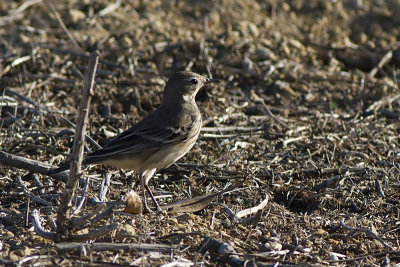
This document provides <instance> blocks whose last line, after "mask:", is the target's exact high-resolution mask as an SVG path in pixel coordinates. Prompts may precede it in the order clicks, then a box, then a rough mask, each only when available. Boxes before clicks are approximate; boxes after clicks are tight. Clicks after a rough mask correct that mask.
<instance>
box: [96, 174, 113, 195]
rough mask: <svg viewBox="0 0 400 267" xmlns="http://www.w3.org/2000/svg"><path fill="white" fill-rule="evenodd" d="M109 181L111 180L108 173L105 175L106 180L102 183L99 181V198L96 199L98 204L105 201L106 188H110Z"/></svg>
mask: <svg viewBox="0 0 400 267" xmlns="http://www.w3.org/2000/svg"><path fill="white" fill-rule="evenodd" d="M110 179H111V174H109V173H108V174H107V175H106V178H105V179H104V180H103V181H101V184H100V188H99V197H98V200H99V201H100V202H104V201H106V195H107V192H108V187H109V186H110Z"/></svg>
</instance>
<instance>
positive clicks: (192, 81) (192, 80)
mask: <svg viewBox="0 0 400 267" xmlns="http://www.w3.org/2000/svg"><path fill="white" fill-rule="evenodd" d="M190 82H191V83H192V84H197V83H198V81H197V80H196V79H191V80H190Z"/></svg>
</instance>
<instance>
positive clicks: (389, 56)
mask: <svg viewBox="0 0 400 267" xmlns="http://www.w3.org/2000/svg"><path fill="white" fill-rule="evenodd" d="M392 56H393V51H392V50H389V51H388V52H387V53H386V54H385V55H384V56H383V58H382V59H381V60H380V61H379V63H378V65H377V66H375V68H373V69H372V70H371V71H370V73H369V77H370V78H373V77H374V76H375V75H376V73H377V72H378V70H380V69H382V67H383V65H385V64H386V63H388V62H389V61H390V60H391V59H392Z"/></svg>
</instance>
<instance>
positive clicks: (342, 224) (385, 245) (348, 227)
mask: <svg viewBox="0 0 400 267" xmlns="http://www.w3.org/2000/svg"><path fill="white" fill-rule="evenodd" d="M339 225H340V226H341V227H342V228H343V229H344V230H347V231H352V232H361V233H366V234H367V235H369V236H371V237H372V238H375V239H376V240H378V241H379V242H380V243H381V244H382V245H383V246H384V247H385V248H388V249H390V250H394V249H393V248H392V247H391V246H389V245H388V244H386V243H385V241H383V239H382V238H381V237H379V236H378V235H377V234H375V233H374V232H373V231H371V230H369V229H367V228H354V227H350V226H347V225H346V224H345V223H344V219H343V218H342V219H341V220H340V223H339Z"/></svg>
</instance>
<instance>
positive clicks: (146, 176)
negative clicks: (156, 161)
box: [140, 169, 161, 212]
mask: <svg viewBox="0 0 400 267" xmlns="http://www.w3.org/2000/svg"><path fill="white" fill-rule="evenodd" d="M155 172H156V169H151V170H146V171H144V172H142V173H141V175H140V177H141V182H142V195H143V206H144V208H145V209H146V210H147V211H149V212H151V210H150V208H149V207H148V206H147V200H146V194H145V191H144V190H145V189H146V191H147V193H149V195H150V198H151V200H152V201H153V203H154V206H156V209H157V211H161V207H160V205H158V202H157V200H156V199H155V197H154V195H153V193H152V192H151V190H150V188H149V186H148V182H149V181H150V179H151V177H153V175H154V173H155Z"/></svg>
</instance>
